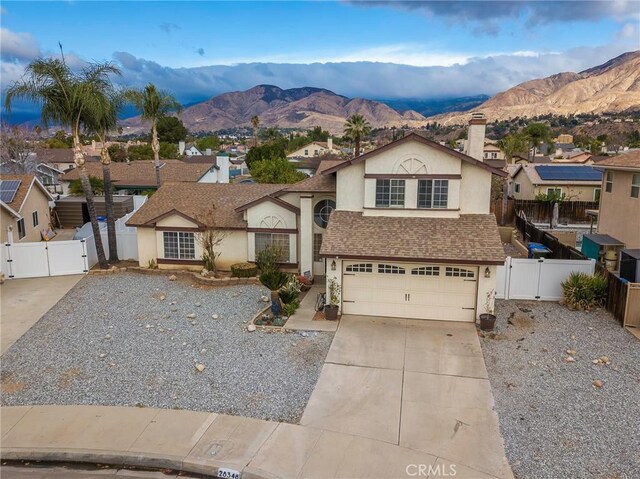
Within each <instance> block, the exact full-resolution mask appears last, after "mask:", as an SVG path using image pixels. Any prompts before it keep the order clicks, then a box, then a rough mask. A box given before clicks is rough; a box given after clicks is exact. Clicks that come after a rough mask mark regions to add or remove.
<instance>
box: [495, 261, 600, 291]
mask: <svg viewBox="0 0 640 479" xmlns="http://www.w3.org/2000/svg"><path fill="white" fill-rule="evenodd" d="M574 271H575V272H581V273H586V274H593V273H594V271H595V261H593V260H571V259H524V258H511V257H509V258H507V259H506V261H505V264H504V266H498V268H497V272H496V298H498V299H537V300H539V301H558V300H559V299H562V286H561V283H562V282H563V281H564V280H566V279H567V278H568V277H569V275H570V274H571V273H572V272H574Z"/></svg>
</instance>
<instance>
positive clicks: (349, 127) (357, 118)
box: [344, 114, 371, 156]
mask: <svg viewBox="0 0 640 479" xmlns="http://www.w3.org/2000/svg"><path fill="white" fill-rule="evenodd" d="M369 133H371V125H370V124H369V122H368V121H367V120H366V119H365V118H364V116H362V115H358V114H355V115H351V116H350V117H349V118H347V122H346V123H345V125H344V134H345V136H347V137H349V138H351V139H352V140H353V141H354V142H355V144H356V151H355V156H360V142H361V141H362V137H364V136H367V135H368V134H369Z"/></svg>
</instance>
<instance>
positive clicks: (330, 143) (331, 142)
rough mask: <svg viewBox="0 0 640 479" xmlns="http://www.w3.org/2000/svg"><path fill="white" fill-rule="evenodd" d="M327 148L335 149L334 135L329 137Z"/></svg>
mask: <svg viewBox="0 0 640 479" xmlns="http://www.w3.org/2000/svg"><path fill="white" fill-rule="evenodd" d="M327 148H328V149H329V151H331V150H333V138H332V137H329V138H327Z"/></svg>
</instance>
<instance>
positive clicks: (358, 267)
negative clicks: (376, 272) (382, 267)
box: [345, 263, 373, 273]
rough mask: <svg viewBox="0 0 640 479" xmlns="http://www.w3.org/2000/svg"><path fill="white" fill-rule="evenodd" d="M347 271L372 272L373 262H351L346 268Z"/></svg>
mask: <svg viewBox="0 0 640 479" xmlns="http://www.w3.org/2000/svg"><path fill="white" fill-rule="evenodd" d="M345 270H346V271H347V273H371V272H373V264H372V263H359V264H350V265H349V266H347V267H346V268H345Z"/></svg>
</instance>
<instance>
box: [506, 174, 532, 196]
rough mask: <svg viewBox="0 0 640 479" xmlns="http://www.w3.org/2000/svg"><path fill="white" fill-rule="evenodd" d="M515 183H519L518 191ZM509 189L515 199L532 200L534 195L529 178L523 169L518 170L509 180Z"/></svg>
mask: <svg viewBox="0 0 640 479" xmlns="http://www.w3.org/2000/svg"><path fill="white" fill-rule="evenodd" d="M515 183H519V184H520V192H518V193H517V192H516V190H515ZM510 191H511V192H512V193H511V194H512V196H513V197H514V198H515V199H516V200H533V199H535V196H536V194H535V188H534V186H533V184H532V183H531V180H530V179H529V177H528V176H527V175H526V174H525V173H524V171H522V169H521V170H520V171H518V173H517V174H516V176H514V177H513V179H512V180H511V187H510Z"/></svg>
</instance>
